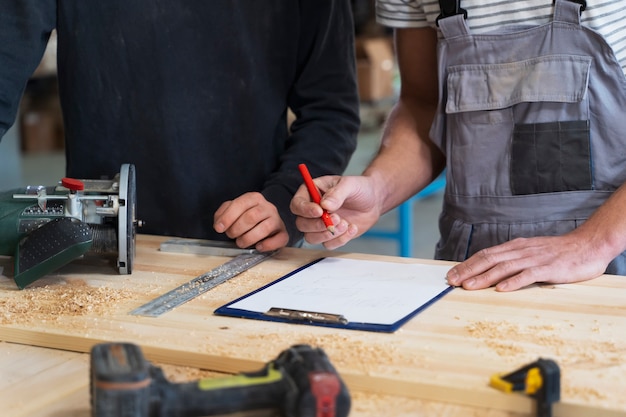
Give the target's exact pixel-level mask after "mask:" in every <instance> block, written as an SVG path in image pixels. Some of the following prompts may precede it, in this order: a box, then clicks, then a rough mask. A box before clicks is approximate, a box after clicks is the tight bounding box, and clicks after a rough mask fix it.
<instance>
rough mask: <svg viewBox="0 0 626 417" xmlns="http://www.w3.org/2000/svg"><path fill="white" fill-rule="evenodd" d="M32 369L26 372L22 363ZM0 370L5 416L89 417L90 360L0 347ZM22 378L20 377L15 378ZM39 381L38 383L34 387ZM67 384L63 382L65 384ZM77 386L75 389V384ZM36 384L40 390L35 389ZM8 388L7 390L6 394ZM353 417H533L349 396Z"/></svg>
mask: <svg viewBox="0 0 626 417" xmlns="http://www.w3.org/2000/svg"><path fill="white" fill-rule="evenodd" d="M27 362H28V363H30V364H31V365H29V366H27V367H23V364H24V363H27ZM69 362H71V363H72V366H74V364H80V366H79V368H80V369H78V371H75V370H74V371H72V372H71V375H76V377H77V378H76V381H71V382H72V385H75V387H74V388H75V389H72V386H68V384H67V382H68V380H67V378H63V380H62V381H59V378H58V369H61V368H63V367H65V366H67V364H68V363H69ZM0 365H1V369H2V370H3V376H5V377H9V378H8V379H3V380H2V381H0V384H1V385H0V388H1V389H0V405H2V410H3V414H2V415H3V416H6V417H22V416H23V417H26V416H28V417H61V416H63V417H89V416H91V411H90V405H89V401H90V399H89V384H88V381H87V380H86V378H85V377H86V375H88V372H89V368H88V355H86V354H82V353H74V352H64V351H59V350H54V349H46V348H39V347H33V346H26V345H18V344H13V343H6V342H4V343H3V342H0ZM155 365H156V366H160V367H161V368H162V369H163V371H164V373H165V375H166V378H167V379H168V380H169V381H170V382H172V383H180V382H189V381H193V380H196V379H198V378H217V377H224V376H226V375H225V374H220V373H214V372H208V371H203V370H199V369H195V368H187V367H178V366H173V365H168V364H158V363H157V364H155ZM17 374H19V378H12V376H13V377H14V376H15V375H17ZM33 381H35V384H33ZM61 382H63V383H61ZM74 382H76V384H74ZM33 385H37V386H38V387H39V388H34V386H33ZM7 387H10V388H9V389H6V388H7ZM351 401H352V406H351V412H350V417H380V416H387V415H389V416H394V417H427V416H437V417H442V416H445V417H468V416H481V417H485V416H488V417H529V416H527V415H522V414H518V413H507V412H498V411H493V410H487V409H481V408H470V407H461V406H455V405H450V404H446V403H435V402H430V401H422V400H417V399H413V398H405V397H399V396H390V395H379V394H376V395H374V394H369V393H363V392H351ZM266 414H267V415H271V414H270V413H240V414H236V415H229V417H238V416H239V417H245V416H250V417H252V416H254V417H262V416H265V415H266Z"/></svg>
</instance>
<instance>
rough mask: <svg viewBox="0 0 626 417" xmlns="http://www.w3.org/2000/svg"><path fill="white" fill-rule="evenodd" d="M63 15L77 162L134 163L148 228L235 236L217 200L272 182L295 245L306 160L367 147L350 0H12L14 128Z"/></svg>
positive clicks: (87, 167)
mask: <svg viewBox="0 0 626 417" xmlns="http://www.w3.org/2000/svg"><path fill="white" fill-rule="evenodd" d="M53 28H56V30H57V34H58V51H57V54H58V77H59V89H60V98H61V104H62V109H63V117H64V126H65V135H66V137H65V140H66V161H67V175H68V176H71V177H76V178H100V177H102V176H112V175H113V174H115V173H117V172H118V171H119V168H120V166H121V164H123V163H133V164H134V165H135V166H136V171H137V195H138V198H137V201H138V207H137V210H138V213H137V216H138V218H139V219H141V220H143V221H144V222H145V226H144V228H143V229H142V232H143V233H154V234H162V235H173V236H184V237H195V238H206V239H226V237H225V236H224V235H220V234H217V233H216V232H215V231H214V230H213V227H212V225H213V214H214V212H215V210H216V209H217V208H218V207H219V205H220V204H221V203H222V202H224V201H225V200H230V199H233V198H236V197H238V196H239V195H241V194H243V193H245V192H248V191H259V192H261V193H262V194H263V195H264V196H265V197H266V198H267V199H268V200H269V201H270V202H272V203H274V204H275V205H276V206H277V208H278V210H279V212H280V215H281V217H282V219H283V221H284V222H285V224H286V225H287V228H288V231H289V234H290V244H294V243H295V242H296V241H298V240H299V239H300V238H301V234H300V233H299V232H298V231H297V230H296V228H295V224H294V216H293V215H292V214H291V213H290V212H289V201H290V199H291V196H292V195H293V193H294V192H295V190H296V189H297V187H298V186H299V185H300V184H301V183H302V179H301V178H300V176H299V172H298V169H297V165H298V164H299V163H302V162H305V163H307V164H308V166H309V169H310V171H311V173H312V174H313V176H318V175H322V174H328V173H341V172H342V171H343V170H344V169H345V167H346V165H347V163H348V161H349V158H350V156H351V154H352V152H353V151H354V149H355V147H356V133H357V131H358V126H359V117H358V95H357V88H356V76H355V62H354V44H353V43H354V35H353V23H352V15H351V10H350V4H349V0H299V1H297V0H211V1H205V0H180V1H172V0H133V1H128V0H106V1H103V0H69V1H57V0H3V1H2V12H1V13H0V136H1V135H3V134H4V133H5V132H6V130H7V129H8V128H9V127H10V125H11V124H12V123H13V121H14V119H15V115H16V111H17V110H16V109H17V105H18V102H19V98H20V96H21V94H22V92H23V89H24V86H25V84H26V81H27V79H28V77H29V76H30V75H31V74H32V72H33V70H34V68H35V67H36V66H37V64H38V62H39V60H40V59H41V56H42V54H43V51H44V49H45V45H46V42H47V39H48V37H49V34H50V32H51V31H52V30H53ZM287 108H291V109H292V110H293V112H294V113H295V115H296V116H297V119H296V121H295V122H294V123H293V125H292V127H291V130H288V127H287V121H286V117H287Z"/></svg>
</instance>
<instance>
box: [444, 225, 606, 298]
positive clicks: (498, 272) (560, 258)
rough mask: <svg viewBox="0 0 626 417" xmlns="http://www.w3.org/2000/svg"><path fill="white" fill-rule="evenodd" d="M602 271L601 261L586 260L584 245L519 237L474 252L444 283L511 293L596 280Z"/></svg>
mask: <svg viewBox="0 0 626 417" xmlns="http://www.w3.org/2000/svg"><path fill="white" fill-rule="evenodd" d="M581 247H582V248H583V249H582V252H581V249H580V248H581ZM605 269H606V264H603V263H602V262H601V261H600V262H599V261H594V260H590V259H588V255H587V254H586V251H585V249H584V245H580V242H578V241H577V240H576V239H574V238H572V237H571V236H567V235H565V236H551V237H535V238H518V239H514V240H511V241H509V242H506V243H503V244H501V245H497V246H493V247H491V248H487V249H483V250H481V251H479V252H477V253H476V254H474V255H473V256H471V257H470V258H469V259H467V260H466V261H464V262H462V263H460V264H458V265H456V266H455V267H453V268H452V269H450V271H448V275H447V280H448V283H449V284H450V285H454V286H462V287H463V288H465V289H467V290H477V289H482V288H488V287H491V286H495V289H496V290H497V291H514V290H518V289H520V288H524V287H527V286H528V285H531V284H533V283H540V282H549V283H566V282H576V281H581V280H585V279H590V278H595V277H596V276H598V275H601V274H602V273H603V271H604V270H605Z"/></svg>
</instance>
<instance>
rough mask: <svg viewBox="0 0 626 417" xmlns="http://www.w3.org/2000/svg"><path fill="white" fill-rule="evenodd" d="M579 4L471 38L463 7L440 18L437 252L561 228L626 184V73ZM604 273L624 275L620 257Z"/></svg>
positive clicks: (457, 255)
mask: <svg viewBox="0 0 626 417" xmlns="http://www.w3.org/2000/svg"><path fill="white" fill-rule="evenodd" d="M547 1H549V0H547ZM580 8H581V6H580V4H577V3H575V2H573V1H569V0H556V4H555V8H554V16H553V20H552V22H550V23H548V24H545V25H540V26H531V27H513V28H510V27H509V28H506V29H505V30H499V31H498V32H493V33H489V34H472V33H471V32H470V29H469V27H468V26H467V24H466V21H465V19H464V17H463V15H462V14H457V15H454V16H449V17H443V18H441V19H439V20H438V24H439V28H440V30H441V32H442V35H443V37H442V38H441V39H440V41H439V46H438V61H439V70H438V71H439V80H440V81H439V97H440V99H439V108H438V110H437V115H436V116H435V120H434V122H433V125H432V127H431V132H430V135H431V138H432V140H433V141H434V142H435V143H436V144H437V145H438V146H439V147H440V149H441V150H442V151H443V152H444V153H445V154H446V158H447V161H446V162H447V167H446V180H447V185H446V191H445V196H444V203H443V210H442V214H441V216H440V219H439V229H440V232H441V238H440V241H439V242H438V244H437V248H436V253H435V257H436V258H437V259H447V260H456V261H462V260H464V259H467V258H468V257H469V256H471V255H472V254H474V253H476V252H477V251H479V250H480V249H483V248H486V247H490V246H494V245H497V244H500V243H503V242H506V241H508V240H511V239H514V238H517V237H531V236H555V235H562V234H565V233H567V232H569V231H571V230H573V229H574V228H576V227H577V226H579V225H580V224H582V223H583V222H584V221H585V220H586V219H587V218H588V217H589V216H590V215H591V213H592V212H593V211H595V210H596V209H597V208H598V207H599V206H600V205H601V204H602V203H603V202H604V201H605V200H606V199H607V198H608V197H609V196H610V195H611V194H612V192H613V191H614V190H615V189H617V188H618V187H619V186H620V185H622V183H623V182H624V181H625V180H626V146H625V144H626V77H625V76H624V73H623V71H622V68H621V67H620V65H619V63H618V61H617V59H616V58H615V54H614V53H613V51H612V49H611V47H610V46H609V45H608V44H607V42H606V41H605V40H604V38H603V37H602V36H601V35H599V34H598V33H597V32H595V31H593V30H591V29H589V28H586V27H584V26H581V23H580V13H581V10H580ZM607 273H612V274H620V275H626V256H625V254H624V253H623V254H622V255H620V257H618V258H616V259H615V260H613V262H612V263H611V264H610V265H609V268H608V269H607Z"/></svg>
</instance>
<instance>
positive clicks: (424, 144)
mask: <svg viewBox="0 0 626 417" xmlns="http://www.w3.org/2000/svg"><path fill="white" fill-rule="evenodd" d="M434 113H435V106H434V105H428V104H420V103H417V102H412V101H411V100H410V99H406V98H402V97H401V98H400V100H399V102H398V103H397V104H396V106H395V107H394V109H393V110H392V112H391V113H390V114H389V118H388V120H387V124H386V126H385V129H384V132H383V137H382V141H381V146H380V149H379V151H378V154H377V156H376V158H375V159H374V160H373V161H372V162H371V163H370V165H369V166H368V167H367V168H366V169H365V170H364V172H363V175H365V176H368V177H370V178H371V179H372V181H374V182H375V183H376V187H375V188H376V189H377V190H379V191H380V192H381V193H383V195H381V196H380V197H379V200H378V201H380V203H381V207H380V212H381V213H386V212H387V211H389V210H391V209H393V208H394V207H396V206H398V205H399V204H401V203H402V202H403V201H405V200H406V199H408V198H410V197H411V196H413V195H414V194H416V193H417V192H419V191H420V190H422V189H423V188H424V187H426V186H427V185H428V184H430V182H431V181H432V180H434V179H435V178H436V177H437V176H438V175H439V174H440V173H441V171H442V170H443V168H444V165H445V159H444V156H443V154H442V153H441V151H440V150H439V149H438V148H437V147H436V146H435V145H434V144H433V142H432V141H430V139H429V137H428V131H429V129H430V125H431V123H432V118H433V116H434Z"/></svg>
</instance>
